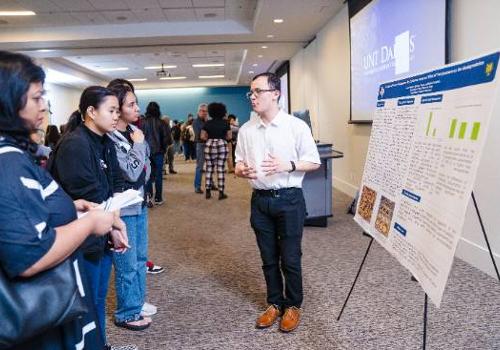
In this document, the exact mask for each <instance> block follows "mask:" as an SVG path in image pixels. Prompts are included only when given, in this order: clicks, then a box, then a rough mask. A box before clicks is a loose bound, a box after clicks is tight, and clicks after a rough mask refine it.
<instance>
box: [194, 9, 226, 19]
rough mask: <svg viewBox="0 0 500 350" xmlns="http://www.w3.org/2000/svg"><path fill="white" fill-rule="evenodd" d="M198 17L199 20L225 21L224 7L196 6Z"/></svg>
mask: <svg viewBox="0 0 500 350" xmlns="http://www.w3.org/2000/svg"><path fill="white" fill-rule="evenodd" d="M194 11H195V13H196V18H197V19H198V21H223V20H224V9H223V8H195V9H194Z"/></svg>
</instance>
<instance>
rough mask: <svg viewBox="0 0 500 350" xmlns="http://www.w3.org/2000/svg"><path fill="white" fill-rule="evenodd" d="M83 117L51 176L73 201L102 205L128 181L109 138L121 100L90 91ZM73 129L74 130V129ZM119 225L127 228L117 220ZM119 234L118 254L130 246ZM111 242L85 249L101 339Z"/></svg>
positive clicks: (95, 241) (92, 242)
mask: <svg viewBox="0 0 500 350" xmlns="http://www.w3.org/2000/svg"><path fill="white" fill-rule="evenodd" d="M79 113H80V114H78V112H77V113H73V116H74V123H75V124H80V125H78V126H77V127H76V129H74V130H73V131H68V132H67V133H66V134H65V136H64V137H63V138H62V140H61V141H60V142H59V144H58V146H57V148H56V150H54V152H53V154H54V158H53V159H52V162H53V164H49V166H48V167H49V169H50V171H51V172H52V175H53V176H54V177H55V178H57V179H58V180H59V182H60V184H61V186H62V187H63V188H64V190H65V191H66V192H67V193H68V194H69V195H70V196H71V197H72V198H84V199H86V200H89V201H92V202H94V203H102V202H104V201H106V200H107V199H108V198H110V197H112V196H113V193H117V192H122V191H123V186H124V180H123V177H122V175H121V171H120V169H119V165H118V161H117V158H116V151H115V147H114V144H113V142H112V141H111V140H110V139H109V137H108V136H107V135H106V133H107V132H110V131H113V130H115V128H116V124H117V122H118V116H119V114H118V113H119V107H118V99H117V98H116V96H115V94H114V93H113V92H111V91H110V90H109V89H106V88H104V87H101V86H90V87H88V88H86V89H85V90H84V91H83V93H82V96H81V98H80V105H79ZM72 127H74V125H73V126H72ZM116 222H118V223H120V225H121V227H125V225H124V224H123V221H122V220H121V219H120V218H119V216H117V217H116ZM119 233H120V232H116V231H112V232H111V239H112V241H113V244H114V248H115V251H120V250H123V248H124V247H126V246H127V245H128V244H127V238H126V232H125V237H123V236H121V235H120V234H119ZM107 242H108V239H107V237H95V236H92V237H89V238H87V240H86V241H85V243H84V245H83V247H82V249H83V253H84V262H85V270H86V273H87V277H88V279H89V282H90V284H91V286H92V294H93V296H94V302H95V305H96V309H97V316H98V318H99V323H100V326H101V327H100V328H101V331H102V336H103V338H104V339H106V334H105V329H106V325H105V303H106V294H107V290H108V284H109V275H110V273H111V263H112V254H111V252H110V250H109V249H110V247H109V246H108V244H107Z"/></svg>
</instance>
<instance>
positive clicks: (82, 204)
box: [73, 199, 98, 213]
mask: <svg viewBox="0 0 500 350" xmlns="http://www.w3.org/2000/svg"><path fill="white" fill-rule="evenodd" d="M73 203H74V204H75V209H76V210H77V211H81V212H83V213H85V212H87V211H89V210H91V209H94V208H96V207H97V206H98V204H96V203H92V202H89V201H86V200H85V199H77V200H76V201H74V202H73Z"/></svg>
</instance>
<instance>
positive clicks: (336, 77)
mask: <svg viewBox="0 0 500 350" xmlns="http://www.w3.org/2000/svg"><path fill="white" fill-rule="evenodd" d="M498 14H500V1H498V0H478V1H470V0H450V20H451V22H450V61H451V62H455V61H459V60H463V59H467V58H470V57H472V56H475V55H479V54H481V53H485V52H488V51H492V50H496V49H500V35H499V33H500V21H499V20H498ZM348 19H349V18H348V12H347V5H346V6H344V8H343V9H342V11H340V13H338V14H337V15H336V16H335V17H334V18H332V19H331V20H330V22H329V23H328V24H327V25H326V26H325V27H324V28H323V29H322V30H321V31H320V32H319V33H318V34H317V35H316V39H315V40H314V41H313V42H312V43H311V44H310V45H309V46H308V47H306V48H305V49H303V50H301V51H300V52H298V53H297V54H296V55H295V56H294V57H293V58H292V59H291V62H290V71H291V72H290V95H291V106H292V111H295V110H298V109H305V108H309V109H310V110H311V121H312V123H313V133H314V136H315V138H316V139H319V140H320V141H322V142H330V143H333V145H334V148H336V149H338V150H340V151H343V152H344V158H343V159H338V160H334V171H333V177H334V187H335V188H337V189H339V190H340V191H342V192H345V193H347V194H349V195H351V196H354V193H355V192H356V190H357V189H358V186H359V184H360V182H361V177H362V174H363V167H364V162H365V158H366V152H367V150H368V142H369V138H370V132H371V126H369V125H355V124H354V125H353V124H348V120H349V106H350V88H349V84H350V81H349V80H350V74H349V69H350V68H349V67H350V61H349V56H350V48H349V20H348ZM367 93H369V92H367ZM493 116H494V117H496V118H495V119H494V122H493V123H492V125H491V128H490V130H491V134H492V135H495V134H498V130H499V129H500V107H499V108H497V109H496V111H495V112H494V115H493ZM497 139H498V137H490V138H489V139H488V142H487V145H486V149H485V155H484V156H483V161H482V163H481V166H480V169H479V173H478V178H477V181H476V186H475V193H476V196H477V199H478V201H480V206H481V211H482V214H483V216H485V217H483V219H484V220H485V223H486V226H487V231H488V232H489V235H490V240H491V241H492V244H493V250H494V251H495V252H497V253H496V254H497V259H498V264H500V234H498V233H497V232H498V227H500V215H498V213H497V211H498V210H497V209H496V208H497V206H498V205H497V204H496V203H497V202H498V198H500V190H496V189H497V188H499V189H500V145H499V144H498V143H500V140H499V141H497ZM497 174H498V175H497ZM477 222H478V221H477V216H476V214H475V212H474V211H473V210H472V208H471V207H470V206H469V210H468V213H467V218H466V222H465V227H464V236H463V239H462V241H461V242H460V244H459V247H458V250H457V255H458V256H459V257H461V258H462V259H464V260H466V261H468V262H469V263H471V264H472V265H474V266H476V267H478V268H480V269H482V270H484V271H486V272H487V273H490V274H493V269H492V264H491V260H490V259H489V256H488V254H487V252H486V250H485V243H484V239H483V237H482V233H481V231H480V228H479V225H478V223H477Z"/></svg>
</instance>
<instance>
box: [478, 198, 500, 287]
mask: <svg viewBox="0 0 500 350" xmlns="http://www.w3.org/2000/svg"><path fill="white" fill-rule="evenodd" d="M471 196H472V201H473V202H474V208H476V213H477V217H478V219H479V224H480V225H481V230H482V231H483V236H484V240H485V241H486V246H487V247H488V251H489V253H490V257H491V261H492V262H493V267H494V268H495V272H496V273H497V277H498V280H499V281H500V273H498V267H497V263H496V261H495V257H494V256H493V251H492V250H491V246H490V241H489V240H488V236H487V235H486V230H485V229H484V225H483V219H482V218H481V214H480V213H479V208H478V206H477V203H476V197H474V191H473V192H472V193H471Z"/></svg>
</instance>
